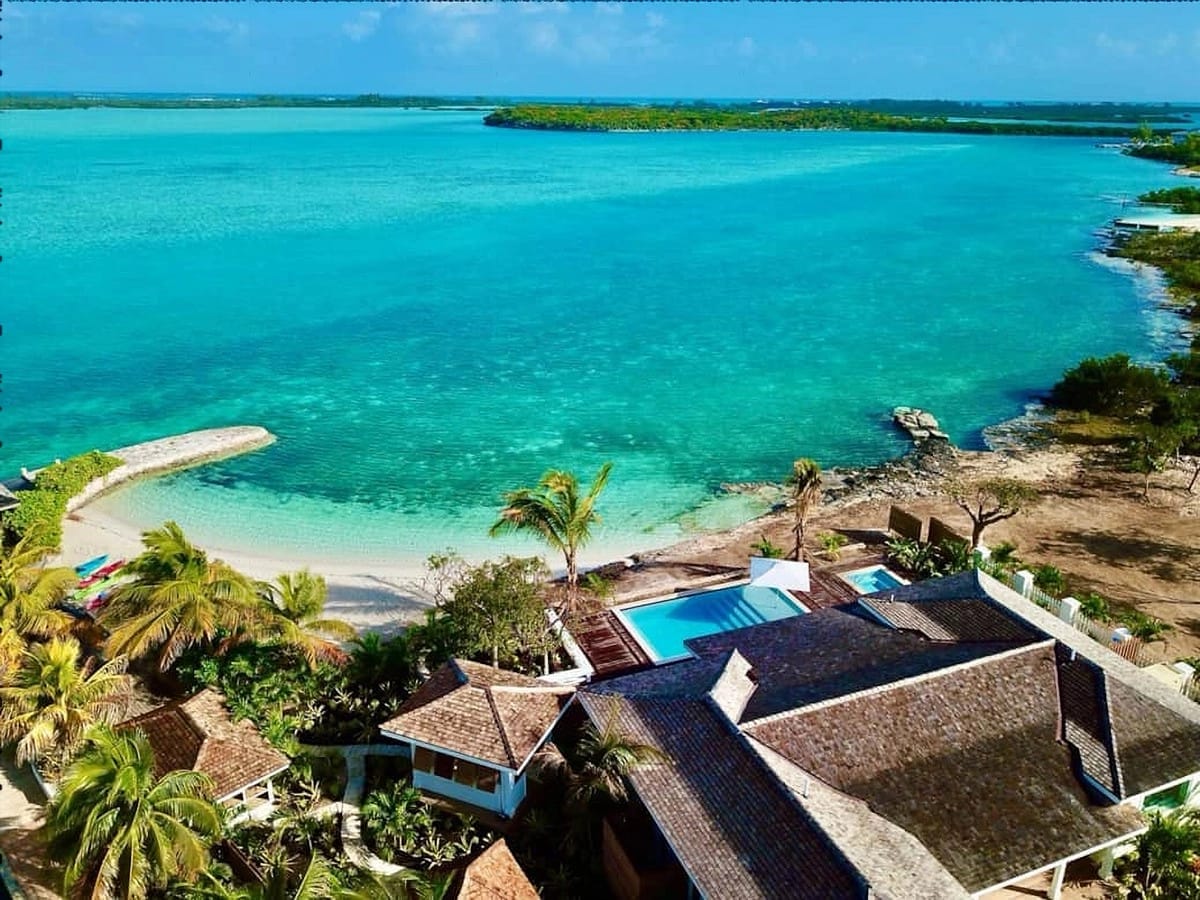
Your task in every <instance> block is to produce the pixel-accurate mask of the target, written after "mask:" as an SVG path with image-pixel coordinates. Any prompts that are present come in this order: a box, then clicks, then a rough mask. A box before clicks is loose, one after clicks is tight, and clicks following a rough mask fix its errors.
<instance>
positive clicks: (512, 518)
mask: <svg viewBox="0 0 1200 900" xmlns="http://www.w3.org/2000/svg"><path fill="white" fill-rule="evenodd" d="M611 471H612V463H610V462H606V463H605V464H604V465H602V466H601V467H600V471H599V472H597V473H596V477H595V479H594V480H593V481H592V486H591V488H589V489H588V492H587V493H586V494H585V495H583V496H582V497H581V496H580V494H579V481H578V480H577V479H576V478H575V476H574V475H573V474H571V473H570V472H561V471H558V470H554V469H552V470H550V471H549V472H546V473H545V474H544V475H543V476H542V477H541V480H540V481H538V484H537V487H536V488H518V489H517V490H515V491H508V492H506V493H505V494H504V504H505V505H504V508H503V509H502V510H500V518H499V519H497V520H496V523H495V524H494V525H492V527H491V530H490V531H489V532H488V533H489V534H491V535H492V537H495V536H497V535H500V534H507V533H510V532H517V531H528V532H533V533H534V534H536V535H538V536H539V537H540V538H541V539H542V541H543V542H545V543H546V544H547V545H548V546H549V547H550V548H551V549H553V550H557V551H559V552H560V553H562V555H563V558H564V559H565V560H566V563H567V598H566V600H567V603H566V606H567V609H568V610H571V611H574V610H575V609H576V607H577V606H578V603H579V568H578V562H577V555H578V553H579V548H580V547H582V546H584V545H585V544H586V543H587V542H588V539H589V538H590V537H591V528H592V526H593V525H595V524H597V523H599V522H600V516H599V515H598V514H597V513H596V499H597V498H598V497H599V496H600V492H601V491H603V490H604V486H605V485H606V484H608V476H609V473H610V472H611Z"/></svg>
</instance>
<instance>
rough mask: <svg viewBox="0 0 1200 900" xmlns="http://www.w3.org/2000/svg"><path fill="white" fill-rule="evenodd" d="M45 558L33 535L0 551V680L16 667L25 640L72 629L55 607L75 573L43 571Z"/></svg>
mask: <svg viewBox="0 0 1200 900" xmlns="http://www.w3.org/2000/svg"><path fill="white" fill-rule="evenodd" d="M45 555H46V550H45V548H44V547H43V546H42V545H41V544H39V543H38V539H37V535H36V534H35V533H33V532H30V533H27V534H26V535H25V536H24V537H22V538H21V539H20V540H19V541H17V543H16V544H14V545H13V546H12V547H10V548H9V549H7V550H0V679H2V678H3V677H4V676H5V675H6V674H7V673H9V672H11V671H12V668H13V667H14V666H16V665H17V664H18V661H19V660H20V657H21V654H22V653H23V652H24V650H25V639H27V638H31V637H38V638H48V637H53V636H54V635H59V634H66V633H67V632H68V631H69V630H70V628H71V621H72V620H71V617H70V616H69V615H67V614H66V613H65V612H63V611H62V610H60V609H56V608H55V607H56V604H57V603H58V602H59V601H60V600H62V599H64V598H65V597H66V596H67V594H68V592H69V591H70V590H71V587H72V586H73V585H74V584H75V581H76V580H77V579H76V576H75V573H74V572H72V571H71V570H70V569H65V568H53V569H48V568H46V567H45V566H44V565H42V559H43V558H44V557H45Z"/></svg>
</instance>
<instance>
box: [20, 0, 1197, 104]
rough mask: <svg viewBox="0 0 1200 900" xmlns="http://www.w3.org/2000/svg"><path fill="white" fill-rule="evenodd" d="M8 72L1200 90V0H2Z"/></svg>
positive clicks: (74, 84)
mask: <svg viewBox="0 0 1200 900" xmlns="http://www.w3.org/2000/svg"><path fill="white" fill-rule="evenodd" d="M0 29H2V33H3V37H4V40H3V41H2V42H0V69H2V70H3V77H2V78H0V91H36V90H51V91H119V92H125V91H128V92H137V91H144V92H189V93H239V92H253V93H318V94H322V93H331V94H333V93H336V94H357V93H382V94H425V95H432V94H441V95H457V96H474V95H487V96H500V97H503V96H536V97H583V98H592V97H595V98H599V97H677V98H712V99H717V98H747V99H754V98H759V97H771V98H778V99H783V98H831V99H855V98H859V99H862V98H871V97H897V98H912V99H916V98H942V99H994V100H1002V99H1007V100H1021V99H1025V100H1165V101H1200V3H1186V2H1185V3H1166V2H1163V3H1159V2H1154V3H849V2H837V3H805V2H798V3H758V2H746V0H739V2H733V3H703V2H693V3H655V2H636V3H561V2H524V3H510V2H467V3H458V2H442V3H354V2H326V3H319V2H314V3H286V2H285V3H274V2H272V3H256V2H243V3H111V2H105V3H29V2H20V0H17V2H10V3H6V4H4V8H3V23H2V25H0Z"/></svg>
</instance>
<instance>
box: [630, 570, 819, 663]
mask: <svg viewBox="0 0 1200 900" xmlns="http://www.w3.org/2000/svg"><path fill="white" fill-rule="evenodd" d="M618 613H619V615H620V616H621V618H622V619H623V620H624V621H625V624H626V626H627V627H628V628H629V629H630V631H631V632H632V633H633V634H634V636H635V637H637V638H638V639H639V640H640V641H641V643H642V645H643V647H645V649H646V650H647V651H648V652H649V653H650V655H651V657H653V658H654V661H655V662H662V661H663V660H668V659H674V658H676V657H679V656H687V655H688V649H687V647H686V646H684V641H688V640H691V639H692V638H697V637H704V636H705V635H706V634H718V633H720V632H722V631H733V630H734V629H735V628H746V627H747V626H749V625H761V624H762V623H763V622H774V621H776V620H777V619H786V618H789V617H790V616H798V615H801V614H803V613H804V609H803V608H801V607H800V606H799V604H797V603H795V602H794V601H792V599H791V598H789V597H788V596H787V594H784V593H783V592H782V591H777V590H775V588H768V587H752V586H750V585H739V586H737V587H728V588H721V589H720V590H715V591H705V592H703V593H701V594H688V595H687V596H685V597H677V598H676V599H674V600H659V601H658V602H656V603H646V604H643V605H641V606H631V607H626V608H625V609H621V610H618Z"/></svg>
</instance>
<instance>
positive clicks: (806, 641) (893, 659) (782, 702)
mask: <svg viewBox="0 0 1200 900" xmlns="http://www.w3.org/2000/svg"><path fill="white" fill-rule="evenodd" d="M1027 640H1028V641H1032V640H1033V637H1029V638H1027ZM689 646H690V647H691V649H692V650H693V652H695V653H698V654H701V655H703V656H710V655H711V656H716V655H719V654H725V653H728V652H729V651H731V650H733V649H735V648H736V649H737V650H738V652H739V653H741V654H742V656H744V657H745V658H746V659H747V660H748V661H749V663H750V665H751V666H752V667H753V668H754V672H755V676H756V678H757V680H758V690H757V691H755V693H754V694H753V696H751V697H750V699H749V702H748V703H747V704H746V709H745V711H744V712H743V713H742V716H741V720H742V721H747V720H750V719H758V718H762V717H763V716H769V715H773V714H774V713H778V712H784V711H786V710H790V709H796V708H797V707H799V706H806V705H808V704H810V703H818V702H820V701H822V700H828V699H830V698H833V697H839V696H842V695H845V694H848V693H853V692H854V691H860V690H866V689H867V688H872V687H878V686H880V685H885V684H891V683H892V682H895V681H898V680H900V679H903V678H911V677H913V676H916V675H921V674H924V673H927V672H933V671H936V670H938V669H942V668H944V667H946V666H950V665H955V664H958V663H962V662H967V661H969V660H972V659H979V658H982V657H984V656H987V655H989V654H991V653H995V652H997V651H998V650H1006V649H1009V648H1010V647H1011V646H1012V642H1010V641H1004V642H982V641H981V642H973V643H959V642H952V641H930V640H927V639H925V638H924V637H923V636H922V635H920V634H919V633H916V632H911V631H896V630H893V629H891V628H884V627H881V626H880V625H879V623H878V622H877V621H875V620H874V619H872V618H870V617H869V615H868V614H867V613H865V612H863V611H862V610H860V609H858V608H857V607H856V606H853V605H851V606H840V607H834V608H831V609H823V610H818V611H816V612H814V613H810V614H809V615H806V616H794V617H792V618H789V619H781V620H779V621H777V622H771V623H768V624H765V625H760V626H756V627H753V628H744V629H741V630H740V631H728V632H725V633H724V634H717V635H712V636H710V637H705V638H700V639H698V640H695V641H690V642H689ZM664 668H665V667H664ZM698 668H699V667H698ZM651 671H653V670H651ZM641 674H644V675H645V679H644V680H643V683H644V682H645V681H648V680H649V679H650V678H651V677H652V676H651V674H650V672H647V673H641ZM626 678H627V679H628V680H629V681H630V682H635V683H636V682H638V679H639V674H633V675H629V676H626ZM710 683H711V682H710ZM705 687H706V688H707V685H705Z"/></svg>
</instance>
